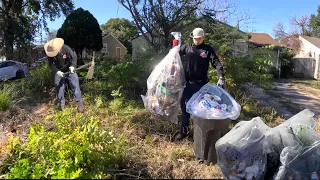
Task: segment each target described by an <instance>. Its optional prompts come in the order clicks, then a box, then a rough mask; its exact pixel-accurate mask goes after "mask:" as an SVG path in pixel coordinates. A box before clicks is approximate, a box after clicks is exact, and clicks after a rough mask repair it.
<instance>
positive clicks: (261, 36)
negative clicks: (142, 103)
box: [248, 32, 281, 46]
mask: <svg viewBox="0 0 320 180" xmlns="http://www.w3.org/2000/svg"><path fill="white" fill-rule="evenodd" d="M248 34H249V35H250V36H251V38H250V39H249V42H251V43H253V44H255V45H260V46H266V45H275V46H281V45H280V44H279V42H278V41H276V40H275V39H273V38H272V37H271V36H270V35H269V34H266V33H251V32H249V33H248Z"/></svg>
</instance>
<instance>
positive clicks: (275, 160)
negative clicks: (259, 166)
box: [266, 109, 320, 179]
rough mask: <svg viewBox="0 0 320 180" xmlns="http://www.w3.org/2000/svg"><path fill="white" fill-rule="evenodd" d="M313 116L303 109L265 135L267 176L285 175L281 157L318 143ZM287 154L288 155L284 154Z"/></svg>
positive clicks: (319, 138)
mask: <svg viewBox="0 0 320 180" xmlns="http://www.w3.org/2000/svg"><path fill="white" fill-rule="evenodd" d="M313 116H314V113H313V112H311V111H310V110H309V109H304V110H303V111H301V112H299V113H298V114H296V115H294V116H293V117H291V118H290V119H288V120H286V121H285V122H283V123H282V124H280V125H279V126H277V127H274V128H272V129H271V130H270V131H268V132H267V133H266V143H267V145H266V151H267V159H268V164H267V171H268V172H267V174H268V176H273V177H274V178H275V177H280V176H281V177H282V176H284V175H283V174H286V173H284V170H285V169H286V168H285V167H286V166H287V165H286V163H287V160H284V159H283V157H285V156H287V155H288V157H291V156H292V155H294V154H290V153H291V152H292V153H294V152H293V151H292V150H293V149H294V150H299V151H300V150H302V149H304V148H305V147H310V146H311V145H312V144H314V143H315V142H318V141H320V136H319V134H318V133H317V132H316V131H315V130H314V128H315V126H316V121H315V120H314V119H313ZM288 152H289V154H286V153H288ZM279 166H280V168H279ZM278 170H279V171H278ZM276 171H278V172H276ZM274 172H276V173H274ZM269 173H270V174H269ZM295 173H298V172H295ZM296 175H297V174H296ZM310 177H311V175H310ZM276 179H277V178H276Z"/></svg>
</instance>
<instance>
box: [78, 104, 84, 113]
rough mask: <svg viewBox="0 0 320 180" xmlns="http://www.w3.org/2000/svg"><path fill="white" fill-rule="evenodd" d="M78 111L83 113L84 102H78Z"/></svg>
mask: <svg viewBox="0 0 320 180" xmlns="http://www.w3.org/2000/svg"><path fill="white" fill-rule="evenodd" d="M78 112H79V113H83V112H84V106H83V104H78Z"/></svg>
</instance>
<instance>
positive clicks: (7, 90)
mask: <svg viewBox="0 0 320 180" xmlns="http://www.w3.org/2000/svg"><path fill="white" fill-rule="evenodd" d="M21 92H22V89H19V88H16V86H14V82H13V83H11V84H10V83H4V84H2V85H1V86H0V111H5V110H7V109H8V108H9V107H10V106H12V105H14V104H15V103H17V102H19V101H20V100H21V99H23V98H22V97H20V94H21Z"/></svg>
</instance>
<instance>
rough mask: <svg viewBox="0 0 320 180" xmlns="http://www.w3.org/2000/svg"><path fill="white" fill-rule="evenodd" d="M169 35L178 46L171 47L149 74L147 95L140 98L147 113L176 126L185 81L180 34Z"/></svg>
mask: <svg viewBox="0 0 320 180" xmlns="http://www.w3.org/2000/svg"><path fill="white" fill-rule="evenodd" d="M171 34H172V35H173V36H174V37H175V38H176V39H177V40H179V45H178V46H175V47H173V48H172V49H171V50H170V51H169V53H168V54H167V55H166V56H165V57H164V58H163V59H162V60H161V61H160V63H159V64H158V65H157V66H156V67H155V68H154V70H153V71H152V72H151V74H150V75H149V77H148V80H147V88H148V90H147V93H146V95H145V96H144V95H141V97H142V100H143V102H144V106H145V108H146V110H147V111H149V112H151V113H153V114H155V115H160V116H162V117H164V119H165V120H167V121H169V122H172V123H176V124H177V123H178V113H179V106H180V100H181V97H182V93H183V90H184V88H185V84H186V80H185V74H184V69H183V66H182V62H181V58H180V55H179V50H180V45H181V40H180V39H181V33H179V32H173V33H171Z"/></svg>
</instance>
